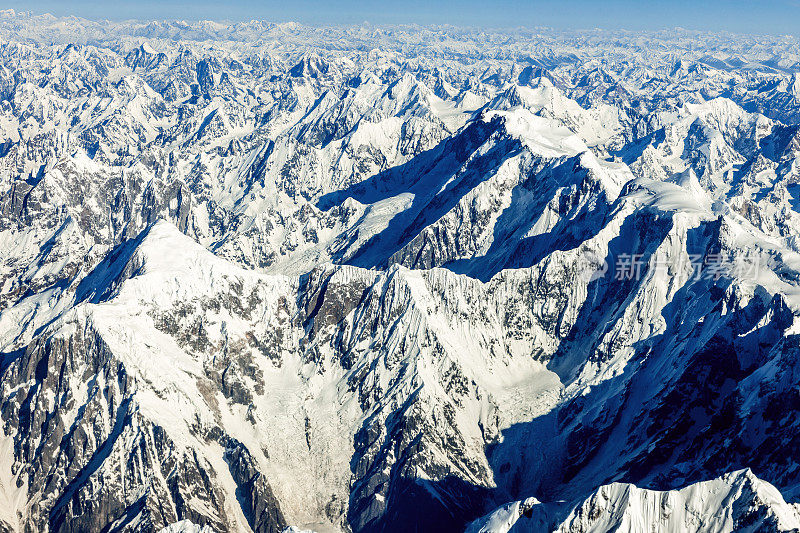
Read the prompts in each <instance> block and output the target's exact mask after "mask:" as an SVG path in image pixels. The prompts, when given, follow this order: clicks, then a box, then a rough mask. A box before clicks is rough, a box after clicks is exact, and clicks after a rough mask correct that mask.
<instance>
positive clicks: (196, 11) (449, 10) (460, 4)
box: [2, 0, 800, 36]
mask: <svg viewBox="0 0 800 533" xmlns="http://www.w3.org/2000/svg"><path fill="white" fill-rule="evenodd" d="M2 7H3V8H4V9H14V10H15V11H29V12H32V13H35V14H46V13H49V14H52V15H54V16H69V15H74V16H78V17H82V18H86V19H91V20H102V19H108V20H111V21H122V20H131V19H134V20H145V21H146V20H187V21H195V20H215V21H232V22H237V21H244V20H252V19H260V20H269V21H271V22H278V23H279V22H298V23H302V24H311V25H325V24H331V25H339V24H360V23H364V22H367V23H371V24H376V25H381V24H387V25H395V24H397V25H402V24H419V25H439V24H451V25H454V26H466V27H480V28H517V27H527V28H536V27H549V28H553V29H574V30H581V29H583V30H586V29H595V28H598V29H609V30H629V31H658V30H669V29H675V28H683V29H687V30H695V31H713V32H719V31H729V32H733V33H750V34H773V35H795V36H797V35H800V25H798V24H797V23H796V22H793V21H797V20H800V0H770V1H765V2H754V1H750V0H737V1H733V2H723V1H721V0H712V1H709V2H703V3H698V2H690V1H685V0H674V1H671V2H659V3H651V2H633V1H630V0H609V1H606V2H603V3H599V2H590V1H587V0H572V1H568V2H556V1H553V0H539V1H532V2H520V1H515V0H503V1H500V2H494V3H492V4H486V3H481V2H478V1H476V0H462V1H452V0H451V1H446V2H439V3H435V4H434V3H431V2H423V1H419V0H410V1H406V2H398V3H395V4H391V5H390V4H379V3H377V2H367V1H357V0H350V1H338V2H321V1H317V0H298V1H296V2H292V3H291V4H289V5H286V4H283V5H279V4H278V3H277V2H274V1H272V0H270V1H260V2H257V1H252V0H237V1H234V2H231V3H229V4H227V5H225V6H220V5H219V4H217V3H214V2H211V1H209V0H199V1H197V2H194V3H189V2H182V1H174V0H165V1H163V2H153V1H144V2H126V1H121V0H109V1H107V2H103V3H96V2H88V1H83V0H81V1H74V2H57V1H52V0H44V1H41V0H32V1H31V0H29V1H25V2H22V1H10V2H6V3H4V4H3V6H2Z"/></svg>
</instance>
